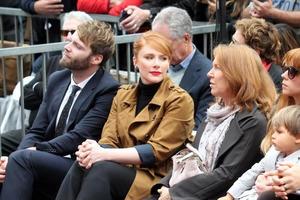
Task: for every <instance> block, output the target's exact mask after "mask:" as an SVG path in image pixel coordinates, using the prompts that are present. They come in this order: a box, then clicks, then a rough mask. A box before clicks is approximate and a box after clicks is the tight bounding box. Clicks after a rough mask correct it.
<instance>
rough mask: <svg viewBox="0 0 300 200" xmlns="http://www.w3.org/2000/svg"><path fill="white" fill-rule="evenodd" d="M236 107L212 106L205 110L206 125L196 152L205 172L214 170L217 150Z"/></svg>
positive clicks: (216, 104) (236, 109) (237, 109)
mask: <svg viewBox="0 0 300 200" xmlns="http://www.w3.org/2000/svg"><path fill="white" fill-rule="evenodd" d="M238 111H239V108H238V107H232V106H222V105H220V104H218V103H215V104H213V105H212V106H211V107H209V108H208V110H207V119H206V122H207V125H206V127H205V129H204V132H203V135H202V137H201V139H200V143H199V147H198V150H199V152H200V155H201V158H202V159H203V164H204V166H205V167H206V170H207V172H211V171H212V170H213V169H214V166H215V161H216V158H217V155H218V153H219V149H220V147H221V144H222V142H223V140H224V137H225V134H226V132H227V130H228V127H229V125H230V122H231V120H232V119H233V118H234V117H235V114H236V112H238Z"/></svg>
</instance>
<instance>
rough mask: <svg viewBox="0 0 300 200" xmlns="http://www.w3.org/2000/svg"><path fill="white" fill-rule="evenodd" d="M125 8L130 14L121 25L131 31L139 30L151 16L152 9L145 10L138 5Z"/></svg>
mask: <svg viewBox="0 0 300 200" xmlns="http://www.w3.org/2000/svg"><path fill="white" fill-rule="evenodd" d="M124 10H125V11H126V12H127V13H128V15H129V16H128V17H127V18H126V19H124V20H123V21H122V22H121V23H120V25H121V27H122V28H123V29H124V30H125V31H127V32H129V33H135V32H137V31H138V30H139V29H140V27H141V26H142V24H144V22H145V21H147V19H149V17H150V10H143V9H141V8H139V7H137V6H128V7H126V8H125V9H124Z"/></svg>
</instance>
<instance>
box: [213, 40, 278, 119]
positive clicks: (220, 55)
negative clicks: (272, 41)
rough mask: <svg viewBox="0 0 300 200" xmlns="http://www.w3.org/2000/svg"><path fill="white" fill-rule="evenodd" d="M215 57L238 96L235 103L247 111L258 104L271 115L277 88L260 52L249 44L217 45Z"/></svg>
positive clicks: (267, 114) (266, 113)
mask: <svg viewBox="0 0 300 200" xmlns="http://www.w3.org/2000/svg"><path fill="white" fill-rule="evenodd" d="M214 56H215V58H217V59H218V64H219V65H220V68H221V70H222V72H223V74H224V76H225V78H226V80H227V81H228V84H229V86H230V88H231V90H232V92H233V94H234V95H235V97H234V103H235V104H236V105H238V106H240V107H241V108H242V109H243V108H246V109H248V110H252V109H253V107H254V106H255V104H256V105H257V106H258V108H259V109H260V110H261V111H262V112H263V113H264V114H265V116H266V117H267V118H269V116H270V112H271V108H272V106H273V104H274V101H275V98H276V90H275V86H274V83H273V81H272V79H271V78H270V76H269V74H268V73H267V71H266V70H265V69H264V68H263V65H262V62H261V59H260V57H259V55H258V54H257V53H256V52H255V51H254V50H253V49H251V48H250V47H248V46H246V45H238V44H231V45H218V46H217V47H216V48H215V49H214Z"/></svg>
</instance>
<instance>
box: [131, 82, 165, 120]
mask: <svg viewBox="0 0 300 200" xmlns="http://www.w3.org/2000/svg"><path fill="white" fill-rule="evenodd" d="M161 83H162V81H161V82H159V83H155V84H151V85H145V84H143V83H142V81H141V80H140V81H139V84H138V86H137V87H138V88H137V104H136V111H135V115H138V114H139V113H140V112H141V111H142V110H143V109H144V108H145V106H146V105H148V104H149V102H150V101H151V99H152V98H153V96H154V95H155V93H156V92H157V90H158V88H159V86H160V84H161Z"/></svg>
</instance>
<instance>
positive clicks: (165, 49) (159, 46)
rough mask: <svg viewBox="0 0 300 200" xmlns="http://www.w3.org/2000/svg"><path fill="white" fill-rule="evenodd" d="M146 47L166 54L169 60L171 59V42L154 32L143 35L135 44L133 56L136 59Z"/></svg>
mask: <svg viewBox="0 0 300 200" xmlns="http://www.w3.org/2000/svg"><path fill="white" fill-rule="evenodd" d="M146 45H149V46H150V47H151V48H153V49H155V50H156V51H159V52H160V53H162V54H164V55H165V56H167V57H168V59H169V60H170V59H171V56H172V49H171V41H170V40H169V39H168V38H166V37H165V36H163V35H161V34H159V33H157V32H154V31H147V32H145V33H143V34H142V35H141V37H140V38H139V39H137V40H136V41H135V42H134V43H133V54H134V56H135V57H136V58H137V55H138V53H139V52H140V51H141V49H142V48H143V47H144V46H146Z"/></svg>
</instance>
